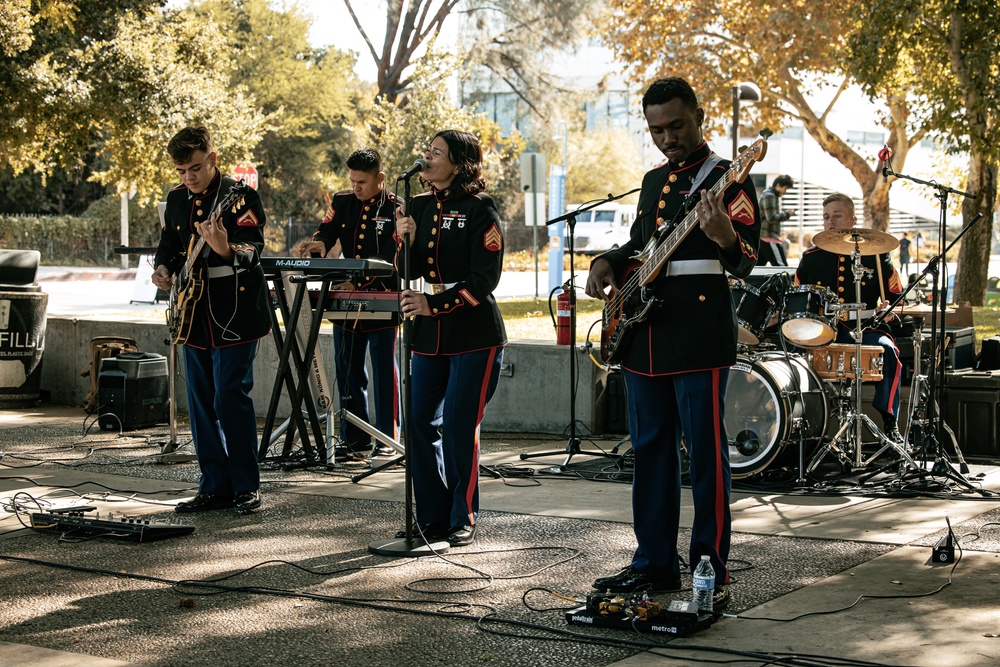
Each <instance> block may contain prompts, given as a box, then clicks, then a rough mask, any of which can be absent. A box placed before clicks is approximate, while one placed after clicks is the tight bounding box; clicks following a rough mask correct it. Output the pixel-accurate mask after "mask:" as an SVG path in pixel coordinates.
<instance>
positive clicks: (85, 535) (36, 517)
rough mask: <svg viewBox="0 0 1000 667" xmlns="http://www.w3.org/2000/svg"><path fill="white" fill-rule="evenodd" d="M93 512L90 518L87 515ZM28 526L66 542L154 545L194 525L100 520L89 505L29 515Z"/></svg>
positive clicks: (136, 519) (191, 529)
mask: <svg viewBox="0 0 1000 667" xmlns="http://www.w3.org/2000/svg"><path fill="white" fill-rule="evenodd" d="M90 512H93V513H94V515H93V516H88V513H90ZM31 527H32V528H34V529H35V530H37V531H39V532H43V533H58V534H59V535H61V536H62V537H65V538H68V539H76V538H80V539H90V538H94V537H110V538H115V539H119V540H127V541H129V542H153V541H156V540H163V539H166V538H168V537H178V536H180V535H188V534H190V533H193V532H194V526H192V525H188V524H180V523H167V522H160V521H150V520H149V519H142V518H139V517H130V516H124V515H123V516H119V517H113V516H112V515H111V514H110V513H109V514H108V516H107V518H105V519H102V518H101V516H100V513H99V512H97V508H96V507H92V506H90V505H86V506H79V507H68V508H64V509H52V510H49V511H48V512H32V514H31Z"/></svg>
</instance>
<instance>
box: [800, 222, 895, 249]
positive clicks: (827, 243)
mask: <svg viewBox="0 0 1000 667" xmlns="http://www.w3.org/2000/svg"><path fill="white" fill-rule="evenodd" d="M812 240H813V243H814V244H816V246H818V247H820V248H822V249H823V250H828V251H830V252H835V253H837V254H838V255H850V254H851V253H853V252H854V248H855V245H857V249H858V252H860V253H861V254H862V255H880V254H882V253H883V252H889V251H890V250H894V249H895V248H897V247H899V241H898V240H897V239H896V237H895V236H893V235H892V234H886V233H885V232H880V231H878V230H877V229H868V228H866V227H852V228H850V229H828V230H826V231H825V232H819V233H818V234H816V235H815V236H813V239H812Z"/></svg>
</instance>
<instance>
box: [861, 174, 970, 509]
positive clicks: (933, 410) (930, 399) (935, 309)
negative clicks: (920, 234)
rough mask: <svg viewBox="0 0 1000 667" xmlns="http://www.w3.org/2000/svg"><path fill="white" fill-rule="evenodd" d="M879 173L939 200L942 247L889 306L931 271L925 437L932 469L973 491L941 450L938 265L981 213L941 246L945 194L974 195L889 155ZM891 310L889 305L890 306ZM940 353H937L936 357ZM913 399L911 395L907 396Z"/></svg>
mask: <svg viewBox="0 0 1000 667" xmlns="http://www.w3.org/2000/svg"><path fill="white" fill-rule="evenodd" d="M882 176H883V177H884V178H888V177H889V176H895V177H896V178H902V179H905V180H908V181H911V182H913V183H917V184H919V185H926V186H928V187H931V188H934V189H935V190H936V193H935V194H934V198H935V199H937V200H938V202H939V215H938V243H939V246H940V247H941V248H942V250H941V253H940V254H939V255H936V256H935V257H933V258H932V259H930V260H929V261H928V262H927V266H926V267H925V268H924V270H923V271H922V272H921V274H920V275H919V276H918V277H917V279H916V280H914V281H913V282H912V283H910V285H908V286H907V288H906V290H904V291H903V293H902V294H900V296H899V297H897V298H896V300H895V301H894V302H893V307H894V306H895V305H896V304H897V303H899V301H901V300H902V298H903V296H904V295H905V294H906V293H908V292H909V291H910V290H911V289H912V288H913V287H914V286H915V285H917V284H919V283H920V281H921V280H922V279H923V278H924V277H925V276H927V275H928V274H933V276H934V282H933V286H932V291H931V304H932V308H931V339H930V349H931V359H930V368H929V369H928V372H927V376H928V380H929V385H928V396H927V423H928V424H930V426H931V428H930V429H929V436H928V437H929V438H930V439H931V440H932V441H933V444H934V451H935V463H934V468H933V469H934V470H935V471H939V472H941V473H942V474H945V475H947V476H949V477H953V478H954V477H956V476H957V477H958V480H957V481H960V482H961V483H963V484H964V485H966V486H967V487H968V488H969V489H971V490H976V489H975V487H973V486H972V484H970V483H969V482H968V481H967V480H965V478H964V477H962V476H961V475H960V474H959V473H956V472H954V471H953V470H952V469H951V467H950V466H949V465H947V462H946V459H945V457H944V454H943V453H942V450H943V443H944V437H945V429H946V428H947V426H946V424H945V423H944V419H943V418H942V417H941V414H940V410H941V405H942V404H941V394H942V393H943V389H944V379H945V362H944V351H945V345H946V342H947V331H946V329H945V311H946V309H947V305H948V303H947V302H948V286H947V284H946V285H945V286H944V288H943V290H942V288H941V287H940V281H939V278H940V267H941V265H947V254H948V251H949V250H950V249H951V248H952V246H954V245H955V244H956V243H957V242H958V240H959V239H961V238H962V236H964V235H965V233H966V232H968V231H969V230H970V229H972V226H973V225H975V224H976V223H977V222H978V221H979V219H980V218H981V217H982V214H978V215H976V217H974V218H973V219H972V221H970V222H969V224H968V225H966V226H965V227H964V228H963V229H962V231H961V233H959V235H958V236H957V237H956V238H955V239H954V240H953V241H952V242H951V243H949V244H948V245H947V246H944V239H945V232H946V228H947V225H946V222H947V213H948V195H949V194H956V195H959V196H962V197H968V198H969V199H975V198H976V195H974V194H972V193H969V192H965V191H962V190H957V189H955V188H951V187H948V186H946V185H941V184H940V183H937V182H934V181H926V180H923V179H920V178H916V177H914V176H909V175H907V174H899V173H896V171H895V170H894V169H893V168H892V162H891V156H887V157H886V160H885V164H884V166H883V167H882ZM942 291H943V294H942ZM890 310H891V308H890ZM887 314H888V312H886V313H882V314H881V315H880V316H879V317H878V318H877V321H876V323H878V322H880V321H882V320H884V318H885V317H886V315H887ZM939 321H940V327H938V322H939ZM914 354H915V355H917V354H920V351H915V353H914ZM939 355H940V356H939ZM910 400H911V401H912V400H913V397H912V396H911V397H910ZM953 442H954V445H955V454H956V456H957V458H958V459H959V461H960V462H961V463H960V465H961V468H960V469H961V471H962V472H963V473H967V472H968V471H969V467H968V464H966V463H965V458H964V457H963V455H962V451H961V449H960V448H959V445H958V440H957V439H955V440H953Z"/></svg>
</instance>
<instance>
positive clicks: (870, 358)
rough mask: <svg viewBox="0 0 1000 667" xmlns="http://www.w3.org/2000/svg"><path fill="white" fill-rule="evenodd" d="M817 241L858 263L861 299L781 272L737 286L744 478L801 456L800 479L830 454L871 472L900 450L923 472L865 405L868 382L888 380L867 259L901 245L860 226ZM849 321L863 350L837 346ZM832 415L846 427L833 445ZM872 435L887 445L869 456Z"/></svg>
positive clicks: (736, 371)
mask: <svg viewBox="0 0 1000 667" xmlns="http://www.w3.org/2000/svg"><path fill="white" fill-rule="evenodd" d="M813 243H814V244H815V245H816V246H818V247H819V248H821V249H823V250H827V251H830V252H833V253H836V254H839V255H849V256H850V257H851V258H852V271H853V277H854V285H855V295H856V302H854V303H840V299H838V298H837V296H836V294H835V293H834V292H833V291H831V290H830V289H828V288H826V287H820V286H816V285H801V286H792V284H791V278H790V276H789V275H788V274H787V273H776V274H773V275H772V276H771V277H770V278H768V280H767V281H766V282H764V284H762V285H761V286H759V287H756V286H754V285H750V284H748V283H746V282H743V281H739V280H736V279H731V280H730V287H731V289H732V293H733V303H734V306H735V309H736V316H737V322H738V325H739V326H738V334H739V336H738V342H739V344H740V354H739V356H738V359H737V363H736V365H735V366H733V368H732V370H731V372H730V375H729V385H728V389H727V393H726V401H725V427H726V433H727V434H728V437H729V455H730V466H731V469H732V476H733V478H734V479H740V478H745V477H750V476H752V475H756V474H758V473H761V472H763V471H765V470H766V469H768V468H769V467H772V466H780V467H785V466H790V465H794V455H795V454H796V453H797V454H798V461H797V465H798V480H799V482H804V481H805V475H806V473H812V472H813V471H814V470H815V469H816V468H817V466H818V465H819V464H820V462H821V461H822V460H823V458H824V457H825V456H826V455H827V454H830V453H833V454H835V455H836V456H837V457H838V458H839V460H840V462H841V463H842V464H843V465H844V466H848V467H851V468H855V469H861V468H865V467H867V466H868V465H869V464H871V463H872V462H873V461H874V460H875V459H877V458H878V457H880V456H881V455H882V454H883V453H884V452H886V451H889V450H892V451H894V452H895V453H896V455H897V457H898V459H899V460H900V463H901V464H905V465H909V466H911V467H916V463H915V462H914V460H913V458H912V457H911V456H910V454H909V452H908V451H907V447H906V445H905V443H904V442H896V441H894V440H892V439H891V438H890V437H889V436H888V435H886V434H885V433H883V432H882V431H881V430H880V429H879V428H878V427H877V426H876V425H875V423H874V422H873V421H872V420H871V418H869V417H868V416H867V415H865V414H864V412H863V411H862V406H861V386H862V383H864V382H876V381H878V380H881V379H882V354H883V349H882V348H881V347H879V346H872V345H862V344H861V338H862V319H863V315H862V311H863V310H866V305H865V304H864V303H863V302H861V282H862V280H863V279H864V277H865V276H867V275H869V274H871V273H872V269H868V268H866V267H865V266H863V264H862V261H861V258H862V256H866V255H879V254H882V253H885V252H889V251H891V250H892V249H893V248H895V247H896V246H898V245H899V242H898V241H897V240H896V238H895V237H893V236H892V235H890V234H887V233H885V232H880V231H877V230H874V229H864V228H853V229H844V230H829V231H824V232H820V233H818V234H816V235H815V236H814V237H813ZM869 312H870V311H869ZM902 312H903V313H904V314H905V313H907V312H908V311H906V310H904V311H902ZM909 312H912V311H909ZM852 313H853V317H851V315H850V314H852ZM841 319H845V320H846V319H853V321H854V329H853V331H852V337H853V339H854V342H853V343H850V344H838V343H835V342H834V341H835V340H836V337H837V323H838V321H839V320H841ZM789 347H791V349H789ZM919 354H920V352H919V350H918V351H917V352H916V355H915V356H916V357H919ZM831 418H834V419H836V420H837V422H838V423H837V430H836V432H835V434H834V435H833V436H832V438H827V437H826V434H827V427H828V425H830V424H829V421H830V419H831ZM866 429H867V431H869V432H870V433H871V434H872V435H873V436H874V437H875V439H876V440H877V445H876V446H878V447H879V448H878V450H877V451H876V452H875V453H874V454H871V455H870V456H869V457H868V458H867V459H866V458H865V457H864V454H863V453H862V436H863V432H864V431H865V430H866ZM807 457H811V458H810V459H809V460H808V461H807V460H806V458H807ZM790 459H791V460H790Z"/></svg>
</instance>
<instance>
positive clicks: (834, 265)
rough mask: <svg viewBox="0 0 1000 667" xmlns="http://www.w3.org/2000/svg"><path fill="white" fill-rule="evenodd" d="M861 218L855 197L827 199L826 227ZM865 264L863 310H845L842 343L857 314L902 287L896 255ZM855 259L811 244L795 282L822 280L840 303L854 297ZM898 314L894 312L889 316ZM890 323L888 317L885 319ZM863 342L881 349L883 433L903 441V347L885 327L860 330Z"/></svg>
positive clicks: (878, 400)
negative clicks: (900, 426) (866, 273)
mask: <svg viewBox="0 0 1000 667" xmlns="http://www.w3.org/2000/svg"><path fill="white" fill-rule="evenodd" d="M857 221H858V217H857V215H855V213H854V201H853V200H852V199H851V198H850V197H848V196H847V195H845V194H841V193H839V192H836V193H834V194H832V195H830V196H829V197H827V198H826V199H824V200H823V229H824V230H832V229H851V228H852V227H854V226H855V225H856V224H857ZM861 263H862V264H863V265H864V267H865V268H867V269H869V270H870V271H871V275H869V276H867V277H865V278H862V281H861V299H860V302H863V303H864V306H865V310H863V311H861V312H860V313H855V312H846V313H845V314H846V316H847V319H846V320H842V321H840V322H839V323H838V325H837V339H836V342H838V343H851V344H853V343H854V342H855V341H854V337H853V332H854V329H855V327H856V325H855V324H854V322H855V321H856V319H857V318H858V317H861V319H862V320H866V319H868V318H870V317H871V316H872V315H874V314H875V311H876V309H877V308H879V307H881V306H882V305H884V304H886V303H887V302H888V301H889V300H891V298H892V297H895V296H897V295H899V294H900V293H901V292H902V291H903V286H902V283H901V282H900V280H899V273H898V272H897V271H896V269H895V267H893V265H892V255H890V253H887V252H886V253H882V254H881V255H864V256H862V257H861ZM853 267H854V261H853V259H852V258H851V256H850V255H838V254H835V253H832V252H830V251H828V250H823V249H822V248H819V247H817V246H813V247H812V248H810V249H809V250H806V251H805V252H804V253H802V259H801V260H799V266H798V269H797V270H796V272H795V284H796V285H820V286H822V287H828V288H830V289H831V290H833V291H834V292H835V293H836V294H837V298H838V301H839V302H840V303H845V302H850V303H855V302H856V294H855V287H854V285H855V283H854V268H853ZM889 317H890V318H894V317H895V316H894V315H890V316H889ZM886 321H887V322H889V321H890V320H889V319H887V320H886ZM861 343H862V344H863V345H878V346H880V347H881V348H882V349H883V351H884V352H883V356H882V379H881V380H879V381H878V382H877V383H876V384H875V397H874V399H873V400H872V405H874V406H875V409H876V410H877V411H878V412H879V414H880V415H881V417H882V429H883V432H884V433H885V435H886V436H887V437H888V438H889V439H890V440H892V441H893V442H896V443H902V442H903V437H902V435H901V434H900V433H899V428H898V426H897V420H898V417H899V381H900V377H901V370H902V364H901V363H900V361H899V350H898V349H896V344H895V342H893V340H892V336H891V335H889V333H888V332H887V330H883V329H866V330H864V331H863V333H862V338H861Z"/></svg>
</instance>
